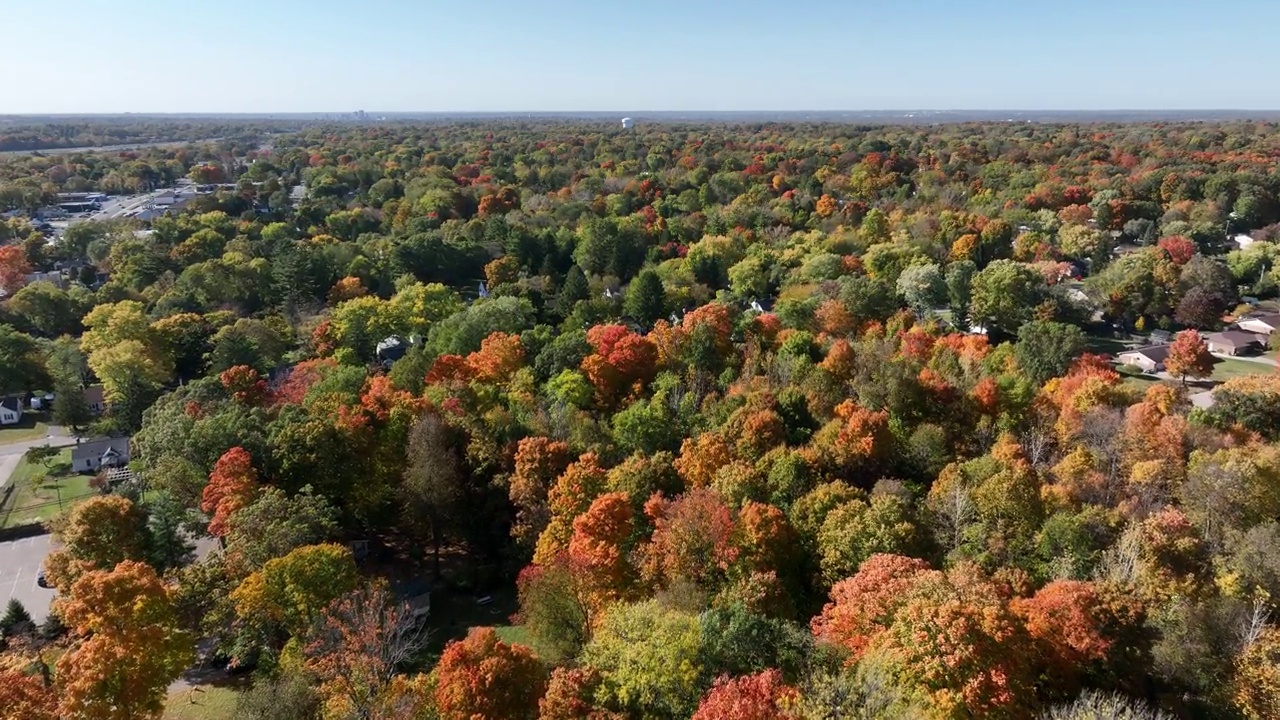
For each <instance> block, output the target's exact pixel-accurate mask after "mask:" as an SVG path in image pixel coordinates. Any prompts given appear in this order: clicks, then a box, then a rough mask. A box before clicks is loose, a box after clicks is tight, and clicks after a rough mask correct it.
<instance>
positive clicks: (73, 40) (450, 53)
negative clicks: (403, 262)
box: [0, 0, 1280, 115]
mask: <svg viewBox="0 0 1280 720" xmlns="http://www.w3.org/2000/svg"><path fill="white" fill-rule="evenodd" d="M3 16H4V18H5V25H6V29H7V30H8V31H9V32H8V33H6V48H5V56H6V59H5V61H4V62H3V63H0V114H65V113H81V114H89V113H103V114H107V113H124V112H134V113H140V114H147V113H184V114H199V113H252V114H284V113H339V112H346V113H350V112H355V111H358V110H365V111H366V112H368V113H369V114H370V115H378V114H385V113H398V112H439V113H464V112H481V113H493V112H498V113H511V114H516V113H522V112H559V113H568V112H582V111H600V112H623V113H636V114H638V113H642V112H672V113H679V112H714V111H753V112H778V111H811V112H831V111H867V110H911V109H920V110H970V111H972V110H1023V111H1045V110H1113V109H1122V110H1139V111H1141V110H1165V109H1178V110H1189V111H1194V110H1209V109H1212V110H1221V109H1234V110H1243V111H1248V110H1272V109H1280V86H1277V85H1275V84H1274V83H1272V82H1269V81H1270V80H1271V79H1272V78H1275V77H1277V76H1280V59H1278V58H1276V57H1275V55H1274V54H1272V53H1267V52H1265V51H1263V50H1262V49H1261V48H1260V47H1255V48H1254V49H1252V50H1251V49H1250V48H1249V43H1248V42H1247V38H1248V37H1250V36H1253V35H1254V34H1255V33H1252V32H1251V30H1253V29H1255V28H1265V27H1273V26H1276V24H1277V22H1280V3H1262V2H1258V1H1257V0H1220V2H1218V3H1215V4H1213V5H1211V6H1206V5H1204V4H1202V3H1196V2H1191V1H1190V0H1166V1H1164V2H1157V1H1156V0H1126V1H1125V2H1115V1H1114V0H1112V1H1108V2H1104V1H1103V0H1079V1H1078V2H1076V3H1056V2H1055V3H1049V2H1044V1H1043V0H1032V1H1031V2H1026V3H1020V4H1011V3H1007V2H1005V1H1004V0H968V1H967V2H954V0H901V1H900V2H892V3H887V2H874V3H873V2H869V1H859V0H847V1H843V2H842V1H839V0H816V1H815V2H811V3H808V4H805V5H803V6H797V7H796V8H795V10H794V11H792V9H791V8H781V7H780V6H778V5H777V4H776V3H766V2H764V0H739V1H738V2H732V3H731V2H727V1H724V2H706V1H705V0H682V1H677V0H651V1H650V2H646V3H601V2H598V0H597V1H596V2H589V1H588V0H548V1H547V2H543V3H530V2H517V1H516V0H473V1H472V2H467V3H457V2H442V1H440V0H429V1H428V2H409V1H408V0H366V1H365V2H363V3H360V4H359V5H358V6H355V7H353V6H351V5H350V4H349V3H342V2H338V1H337V0H314V1H313V2H308V3H294V2H285V0H260V1H258V2H251V1H250V0H224V2H221V3H215V4H208V3H171V2H170V3H165V2H159V0H127V1H126V2H123V3H110V4H108V3H99V2H92V1H91V0H61V1H60V2H52V3H37V2H30V1H29V0H5V2H4V9H3Z"/></svg>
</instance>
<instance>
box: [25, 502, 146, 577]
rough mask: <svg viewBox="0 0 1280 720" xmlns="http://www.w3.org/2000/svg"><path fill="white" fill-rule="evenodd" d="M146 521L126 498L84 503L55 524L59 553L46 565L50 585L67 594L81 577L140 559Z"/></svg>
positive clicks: (144, 540)
mask: <svg viewBox="0 0 1280 720" xmlns="http://www.w3.org/2000/svg"><path fill="white" fill-rule="evenodd" d="M145 523H146V518H145V516H144V515H143V513H142V511H141V510H140V509H139V508H138V507H137V506H136V505H134V504H133V503H132V502H130V501H129V500H128V499H127V498H123V497H120V496H119V495H107V496H104V497H96V498H91V499H89V500H86V501H85V502H83V503H81V504H79V505H77V506H76V507H75V508H74V509H72V510H71V512H70V513H68V514H67V515H66V516H65V517H63V518H62V519H60V520H58V521H56V522H55V524H54V537H56V538H57V539H58V541H59V542H60V543H61V544H62V549H60V550H56V551H54V552H53V553H50V555H49V558H48V559H47V560H46V561H45V569H46V571H47V573H48V577H49V581H50V582H51V583H52V584H53V586H54V587H56V588H58V589H59V590H60V591H62V592H64V593H66V592H68V591H69V590H70V588H71V586H72V584H73V583H74V582H75V581H76V579H77V578H79V577H80V575H82V574H84V573H86V572H89V571H92V570H109V569H111V568H113V567H115V566H116V565H117V564H118V563H120V562H123V561H125V560H137V559H140V558H142V557H143V555H144V553H145V549H146V535H145Z"/></svg>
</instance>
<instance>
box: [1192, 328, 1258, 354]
mask: <svg viewBox="0 0 1280 720" xmlns="http://www.w3.org/2000/svg"><path fill="white" fill-rule="evenodd" d="M1204 340H1205V344H1206V345H1208V346H1209V352H1211V353H1213V354H1215V355H1248V354H1250V353H1256V352H1258V351H1259V350H1261V349H1262V336H1261V335H1256V334H1254V333H1251V332H1245V331H1243V330H1223V331H1222V332H1216V333H1209V334H1208V335H1205V336H1204Z"/></svg>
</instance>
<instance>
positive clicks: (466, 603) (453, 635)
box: [425, 587, 527, 659]
mask: <svg viewBox="0 0 1280 720" xmlns="http://www.w3.org/2000/svg"><path fill="white" fill-rule="evenodd" d="M489 597H490V598H491V600H490V602H488V603H486V604H484V605H481V604H479V603H478V602H476V599H477V598H476V595H475V594H474V593H472V592H469V591H459V590H453V589H450V588H448V587H442V588H439V589H437V590H435V591H433V592H432V593H431V615H429V616H428V617H427V646H426V648H425V651H426V652H425V655H426V656H427V658H431V659H434V658H435V657H438V656H439V654H440V651H442V650H444V646H445V645H447V644H448V643H449V641H450V640H460V639H462V638H464V637H466V635H467V631H468V630H470V629H471V628H473V627H483V626H489V627H503V626H505V627H506V628H509V629H504V630H503V632H506V633H516V634H520V633H523V631H524V629H523V628H514V627H512V626H510V625H508V623H510V622H511V615H512V613H514V612H515V611H516V609H517V601H516V593H515V588H514V587H511V588H502V589H501V590H496V591H494V592H493V593H492V594H491V595H489ZM504 637H514V636H504ZM526 639H527V638H526Z"/></svg>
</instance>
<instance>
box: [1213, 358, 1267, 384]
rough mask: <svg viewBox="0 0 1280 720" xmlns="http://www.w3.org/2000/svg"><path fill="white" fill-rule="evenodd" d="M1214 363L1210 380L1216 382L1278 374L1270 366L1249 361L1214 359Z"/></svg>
mask: <svg viewBox="0 0 1280 720" xmlns="http://www.w3.org/2000/svg"><path fill="white" fill-rule="evenodd" d="M1214 361H1215V362H1214V365H1213V374H1212V375H1210V376H1209V379H1210V380H1213V381H1215V382H1223V381H1225V380H1230V379H1231V378H1233V377H1240V376H1241V375H1270V374H1272V373H1274V372H1276V369H1275V368H1274V367H1272V366H1270V365H1264V364H1263V363H1256V362H1249V361H1248V360H1232V359H1230V358H1214Z"/></svg>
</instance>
